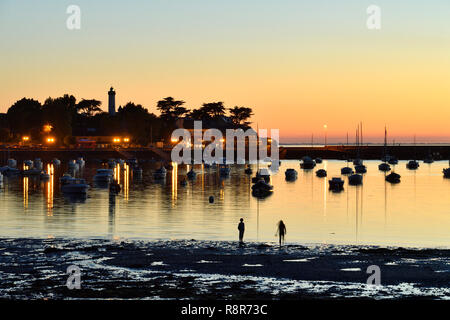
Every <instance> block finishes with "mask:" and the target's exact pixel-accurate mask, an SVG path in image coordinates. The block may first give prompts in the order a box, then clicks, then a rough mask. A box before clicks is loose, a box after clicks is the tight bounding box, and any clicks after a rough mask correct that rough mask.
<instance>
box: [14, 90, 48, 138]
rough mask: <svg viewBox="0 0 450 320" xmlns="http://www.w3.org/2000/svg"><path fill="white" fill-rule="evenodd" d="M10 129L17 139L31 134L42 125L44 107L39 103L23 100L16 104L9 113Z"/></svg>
mask: <svg viewBox="0 0 450 320" xmlns="http://www.w3.org/2000/svg"><path fill="white" fill-rule="evenodd" d="M7 118H8V123H9V128H10V130H11V133H12V134H13V135H15V136H16V137H19V136H22V135H25V134H31V131H32V129H33V128H35V127H40V126H41V125H42V106H41V103H40V102H39V101H36V100H33V99H27V98H23V99H21V100H19V101H17V102H15V103H14V104H13V105H12V106H11V107H10V108H9V109H8V113H7Z"/></svg>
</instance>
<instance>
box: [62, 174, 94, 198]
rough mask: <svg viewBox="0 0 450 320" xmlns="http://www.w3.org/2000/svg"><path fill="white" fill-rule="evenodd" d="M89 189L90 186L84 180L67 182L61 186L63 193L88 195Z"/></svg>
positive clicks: (74, 179) (73, 179)
mask: <svg viewBox="0 0 450 320" xmlns="http://www.w3.org/2000/svg"><path fill="white" fill-rule="evenodd" d="M88 189H89V185H88V184H87V183H86V181H85V180H84V179H76V178H72V179H70V180H67V183H66V184H64V185H62V186H61V191H62V192H63V193H76V194H84V193H87V190H88Z"/></svg>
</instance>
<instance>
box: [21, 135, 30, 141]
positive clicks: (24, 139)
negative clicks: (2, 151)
mask: <svg viewBox="0 0 450 320" xmlns="http://www.w3.org/2000/svg"><path fill="white" fill-rule="evenodd" d="M22 141H24V142H27V141H30V137H29V136H23V137H22Z"/></svg>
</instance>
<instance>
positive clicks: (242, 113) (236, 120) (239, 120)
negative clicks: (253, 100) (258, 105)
mask: <svg viewBox="0 0 450 320" xmlns="http://www.w3.org/2000/svg"><path fill="white" fill-rule="evenodd" d="M228 111H229V112H230V118H231V121H232V122H233V124H234V125H236V126H240V125H242V126H248V125H250V123H251V122H248V121H247V120H248V119H250V117H251V116H252V115H253V110H252V109H251V108H246V107H238V106H236V107H234V108H229V109H228Z"/></svg>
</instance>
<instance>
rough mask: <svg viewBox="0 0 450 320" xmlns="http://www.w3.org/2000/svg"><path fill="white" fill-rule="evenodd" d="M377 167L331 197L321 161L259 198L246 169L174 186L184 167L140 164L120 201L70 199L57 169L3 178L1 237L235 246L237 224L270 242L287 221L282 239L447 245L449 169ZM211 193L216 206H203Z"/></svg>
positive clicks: (335, 172)
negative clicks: (158, 176)
mask: <svg viewBox="0 0 450 320" xmlns="http://www.w3.org/2000/svg"><path fill="white" fill-rule="evenodd" d="M379 163H380V162H379V161H366V162H365V165H366V166H367V167H368V173H367V174H365V175H364V184H363V186H359V187H354V186H348V185H347V183H346V184H345V190H344V191H343V192H341V193H332V192H330V191H328V180H327V179H323V178H318V177H316V176H315V174H314V171H315V170H317V169H319V168H325V169H327V171H328V173H329V177H331V176H340V168H341V167H343V166H345V165H346V163H345V162H343V161H324V162H323V164H320V165H318V166H317V167H316V169H315V170H312V171H304V170H302V169H300V166H299V162H298V161H283V163H282V165H281V167H280V170H279V172H278V173H276V174H273V176H272V184H273V185H274V193H273V195H272V196H270V197H268V198H266V199H264V200H257V199H256V198H254V197H252V195H251V182H250V178H249V177H248V176H246V175H245V174H244V167H243V166H234V167H232V171H231V175H230V177H229V178H227V179H220V178H219V176H218V172H217V171H216V170H215V169H214V168H211V169H205V170H202V167H201V166H198V167H197V166H196V167H195V170H196V171H197V172H198V173H199V174H198V176H197V179H196V180H195V181H193V182H189V183H188V185H187V186H185V187H183V186H181V185H180V183H179V182H180V179H181V178H182V177H184V176H185V175H186V172H187V168H186V166H179V167H175V168H174V171H173V173H172V172H170V171H169V172H168V174H167V178H166V180H165V181H164V182H161V183H157V182H155V181H153V178H152V175H151V174H152V172H153V170H154V169H156V168H157V167H158V165H156V164H146V165H144V166H143V167H144V176H143V178H142V179H141V180H139V179H134V178H133V177H132V175H131V174H130V173H129V169H127V168H125V170H123V169H122V168H121V169H117V170H116V176H117V174H119V176H118V178H119V180H120V181H119V182H120V183H121V184H122V186H123V190H122V192H121V193H120V194H119V195H117V196H110V194H109V191H108V189H102V188H96V187H92V188H91V189H90V191H89V193H88V197H87V199H85V200H82V199H67V198H65V197H64V196H63V195H62V194H61V192H60V186H59V176H60V175H61V174H62V173H64V171H65V167H64V165H63V166H62V167H61V168H56V167H55V168H54V169H53V171H54V175H53V176H52V178H51V180H50V181H49V182H40V181H39V179H33V178H22V177H18V178H10V179H7V178H6V177H5V179H4V182H3V185H2V187H1V191H0V235H1V236H2V237H89V238H92V237H104V238H111V237H115V238H117V237H118V238H133V239H134V238H141V239H142V238H144V239H198V240H235V239H237V236H238V234H237V232H238V230H237V224H238V222H239V218H241V217H243V218H244V219H245V223H246V234H245V239H246V240H249V241H254V240H258V241H275V240H276V238H275V231H276V223H277V221H279V220H280V219H283V220H284V222H285V224H286V226H287V237H286V240H287V242H301V243H326V244H380V245H394V246H419V247H436V246H437V247H449V243H450V232H449V231H450V197H449V195H450V180H449V179H444V178H443V175H442V169H443V168H445V167H448V162H447V161H441V162H435V163H433V164H431V165H428V164H424V163H421V166H420V168H419V169H418V170H417V171H409V170H407V169H406V168H405V164H406V162H404V161H401V162H400V163H399V165H397V166H396V168H395V171H396V172H397V173H399V174H400V175H401V176H402V182H401V183H400V184H398V185H391V184H389V183H386V182H385V180H384V173H382V172H380V171H378V168H377V166H378V164H379ZM98 167H100V166H87V167H86V168H85V169H84V170H83V172H82V176H83V177H85V178H86V179H87V181H88V182H89V183H90V184H91V185H93V183H92V177H93V175H94V174H95V170H96V169H97V168H98ZM287 168H295V169H296V170H297V171H298V173H299V175H298V179H297V180H296V181H295V182H286V181H285V178H284V171H285V170H286V169H287ZM202 172H203V173H202ZM344 179H345V180H347V179H346V178H344ZM211 195H213V196H214V197H215V202H214V203H213V204H210V203H209V202H208V197H209V196H211ZM74 200H77V201H74Z"/></svg>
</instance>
